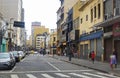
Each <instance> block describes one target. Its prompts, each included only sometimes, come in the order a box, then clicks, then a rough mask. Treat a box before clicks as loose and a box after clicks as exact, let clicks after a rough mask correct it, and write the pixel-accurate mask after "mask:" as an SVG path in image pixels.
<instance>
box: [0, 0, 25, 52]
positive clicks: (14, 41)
mask: <svg viewBox="0 0 120 78" xmlns="http://www.w3.org/2000/svg"><path fill="white" fill-rule="evenodd" d="M0 11H1V14H2V15H3V18H4V19H5V21H6V22H8V28H7V29H8V30H7V31H8V37H9V41H8V42H9V43H8V44H9V45H8V48H9V50H11V49H13V47H15V45H17V46H20V45H21V41H20V37H21V36H20V35H21V34H20V33H21V32H20V31H21V29H20V28H15V27H13V23H14V21H22V18H23V17H22V15H23V13H22V0H12V1H10V0H0Z"/></svg>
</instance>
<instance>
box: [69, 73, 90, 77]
mask: <svg viewBox="0 0 120 78" xmlns="http://www.w3.org/2000/svg"><path fill="white" fill-rule="evenodd" d="M69 74H71V75H74V76H78V77H82V78H91V77H88V76H85V75H81V74H76V73H69Z"/></svg>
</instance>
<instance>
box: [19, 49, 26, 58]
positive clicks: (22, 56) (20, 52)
mask: <svg viewBox="0 0 120 78" xmlns="http://www.w3.org/2000/svg"><path fill="white" fill-rule="evenodd" d="M18 54H19V57H20V59H23V58H24V57H25V53H24V52H23V51H18Z"/></svg>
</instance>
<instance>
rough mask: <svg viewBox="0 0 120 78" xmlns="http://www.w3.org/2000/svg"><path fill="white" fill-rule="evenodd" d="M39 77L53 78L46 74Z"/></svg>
mask: <svg viewBox="0 0 120 78" xmlns="http://www.w3.org/2000/svg"><path fill="white" fill-rule="evenodd" d="M41 75H42V76H44V77H45V78H54V77H52V76H50V75H48V74H41Z"/></svg>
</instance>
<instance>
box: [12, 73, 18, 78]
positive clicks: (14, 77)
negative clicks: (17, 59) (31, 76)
mask: <svg viewBox="0 0 120 78" xmlns="http://www.w3.org/2000/svg"><path fill="white" fill-rule="evenodd" d="M11 78H19V77H18V75H16V74H11Z"/></svg>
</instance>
